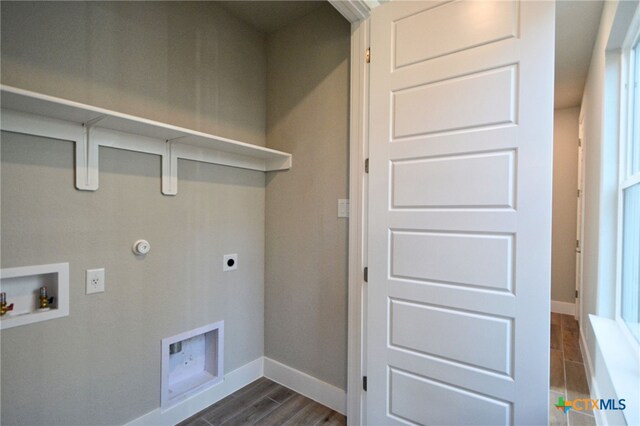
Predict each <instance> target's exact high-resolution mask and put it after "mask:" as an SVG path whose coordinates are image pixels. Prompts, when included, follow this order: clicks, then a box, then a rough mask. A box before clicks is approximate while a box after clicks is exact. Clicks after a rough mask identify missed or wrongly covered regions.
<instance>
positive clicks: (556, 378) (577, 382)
mask: <svg viewBox="0 0 640 426" xmlns="http://www.w3.org/2000/svg"><path fill="white" fill-rule="evenodd" d="M579 338H580V331H579V326H578V322H577V321H576V320H575V319H574V318H573V317H572V316H570V315H562V314H556V313H552V314H551V372H550V374H551V381H550V384H551V392H549V400H550V401H549V410H550V413H549V424H550V425H554V426H555V425H568V426H583V425H584V426H591V425H594V426H595V424H596V423H595V420H594V418H593V412H591V411H576V410H569V412H568V413H567V414H565V413H563V412H562V411H560V410H558V409H557V408H556V407H555V404H556V403H557V401H558V397H560V396H562V397H564V399H566V400H573V399H581V398H589V385H588V384H587V376H586V374H585V369H584V362H583V360H582V353H581V352H580V343H579Z"/></svg>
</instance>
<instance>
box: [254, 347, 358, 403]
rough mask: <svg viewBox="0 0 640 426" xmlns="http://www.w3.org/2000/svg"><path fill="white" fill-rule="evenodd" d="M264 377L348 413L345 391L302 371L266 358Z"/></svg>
mask: <svg viewBox="0 0 640 426" xmlns="http://www.w3.org/2000/svg"><path fill="white" fill-rule="evenodd" d="M264 376H265V377H267V378H269V379H271V380H273V381H274V382H277V383H280V384H281V385H282V386H285V387H287V388H289V389H291V390H294V391H296V392H298V393H299V394H302V395H304V396H306V397H309V398H311V399H313V400H314V401H317V402H319V403H320V404H322V405H325V406H327V407H329V408H331V409H333V410H335V411H337V412H339V413H341V414H345V413H346V412H347V394H346V392H345V391H343V390H342V389H340V388H338V387H336V386H333V385H330V384H329V383H326V382H323V381H321V380H318V379H316V378H315V377H312V376H310V375H308V374H306V373H303V372H302V371H298V370H296V369H294V368H291V367H289V366H286V365H284V364H282V363H279V362H278V361H274V360H272V359H271V358H267V357H264Z"/></svg>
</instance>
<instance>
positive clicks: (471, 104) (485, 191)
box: [365, 1, 555, 425]
mask: <svg viewBox="0 0 640 426" xmlns="http://www.w3.org/2000/svg"><path fill="white" fill-rule="evenodd" d="M554 10H555V8H554V3H553V2H547V1H540V2H538V1H523V2H517V1H495V2H492V1H454V2H445V3H443V2H429V1H425V2H422V1H409V2H402V1H392V2H390V3H386V4H384V5H382V6H380V7H378V8H376V9H374V10H373V12H372V17H371V64H370V67H371V68H370V78H371V80H370V128H369V130H370V133H369V134H370V136H369V138H370V139H369V155H370V162H369V164H370V168H369V225H368V235H369V244H368V250H369V251H368V262H369V283H368V296H367V297H368V301H367V303H368V314H367V325H366V330H367V332H366V333H367V334H366V342H367V348H366V351H367V352H366V358H367V376H368V391H367V392H366V407H367V408H366V419H365V422H366V424H369V425H387V424H425V425H507V424H517V425H524V424H535V425H544V424H548V423H547V420H548V418H547V416H548V411H549V408H548V404H549V397H548V389H549V386H548V381H549V304H550V302H549V297H550V295H549V288H550V265H551V188H552V186H551V177H552V174H551V172H552V152H553V150H552V141H553V131H552V129H553V57H554V21H555V19H554V18H555V17H554V13H555V12H554Z"/></svg>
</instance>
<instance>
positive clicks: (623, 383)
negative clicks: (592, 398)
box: [589, 315, 640, 425]
mask: <svg viewBox="0 0 640 426" xmlns="http://www.w3.org/2000/svg"><path fill="white" fill-rule="evenodd" d="M589 319H590V321H591V326H592V327H593V332H594V334H595V336H596V344H597V346H598V350H599V351H600V353H601V354H602V358H603V360H604V365H605V367H606V370H607V373H608V375H609V378H610V380H611V383H612V384H613V388H614V390H615V393H616V395H615V398H616V399H624V400H625V402H626V404H627V409H625V410H624V411H623V412H622V413H623V414H624V417H625V420H626V421H627V424H629V425H638V424H640V389H639V386H638V383H640V350H639V348H638V346H635V347H632V345H631V343H630V342H629V340H628V339H627V336H625V335H624V332H623V331H622V330H621V329H620V325H619V324H618V323H617V322H616V321H614V320H612V319H608V318H603V317H598V316H595V315H589ZM596 397H598V398H603V399H608V398H611V397H613V395H596Z"/></svg>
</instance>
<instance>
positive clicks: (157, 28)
mask: <svg viewBox="0 0 640 426" xmlns="http://www.w3.org/2000/svg"><path fill="white" fill-rule="evenodd" d="M1 27H2V45H1V51H2V82H3V84H8V85H12V86H16V87H20V88H24V89H28V90H33V91H36V92H42V93H46V94H50V95H53V96H59V97H62V98H66V99H72V100H76V101H79V102H83V103H88V104H91V105H96V106H100V107H103V108H107V109H112V110H116V111H122V112H126V113H129V114H132V115H137V116H141V117H145V118H150V119H153V120H158V121H163V122H168V123H171V124H175V125H178V126H183V127H188V128H194V129H196V130H200V131H204V132H209V133H214V134H219V135H221V136H225V137H229V138H233V139H239V140H242V141H246V142H250V143H254V144H258V145H264V139H265V138H264V132H265V128H264V126H265V124H264V120H265V67H266V58H265V49H264V38H265V37H264V35H263V34H262V33H260V32H258V31H256V30H254V29H252V28H250V27H249V26H248V25H247V24H244V23H242V22H241V21H239V20H238V19H236V18H235V17H233V16H231V15H230V14H229V13H228V12H226V11H224V10H222V9H221V8H220V7H219V6H217V5H215V2H180V3H175V2H149V3H146V2H15V3H13V2H12V3H8V2H3V3H2V26H1Z"/></svg>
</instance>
